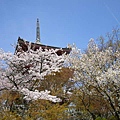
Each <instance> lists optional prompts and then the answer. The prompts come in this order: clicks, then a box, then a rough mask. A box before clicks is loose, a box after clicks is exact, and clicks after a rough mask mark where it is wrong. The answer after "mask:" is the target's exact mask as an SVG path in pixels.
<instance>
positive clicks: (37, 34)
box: [36, 18, 40, 44]
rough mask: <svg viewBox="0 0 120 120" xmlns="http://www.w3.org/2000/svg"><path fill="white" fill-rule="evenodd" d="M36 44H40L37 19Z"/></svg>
mask: <svg viewBox="0 0 120 120" xmlns="http://www.w3.org/2000/svg"><path fill="white" fill-rule="evenodd" d="M36 43H37V44H40V26H39V19H38V18H37V24H36Z"/></svg>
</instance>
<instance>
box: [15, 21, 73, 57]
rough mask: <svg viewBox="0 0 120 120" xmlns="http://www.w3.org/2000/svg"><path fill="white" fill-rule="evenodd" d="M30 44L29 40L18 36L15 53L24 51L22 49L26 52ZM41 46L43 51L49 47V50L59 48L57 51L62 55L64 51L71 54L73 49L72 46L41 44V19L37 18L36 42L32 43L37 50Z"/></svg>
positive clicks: (32, 47) (33, 48) (32, 46)
mask: <svg viewBox="0 0 120 120" xmlns="http://www.w3.org/2000/svg"><path fill="white" fill-rule="evenodd" d="M29 44H30V42H29V41H25V40H24V39H22V38H20V37H18V42H17V46H16V50H15V53H17V52H22V51H24V52H26V51H27V50H28V45H29ZM19 46H20V47H19ZM40 47H41V48H42V49H43V51H44V50H45V49H47V50H49V49H54V50H55V49H57V52H56V53H57V55H62V54H63V53H65V54H69V53H70V51H71V48H67V47H66V48H60V47H54V46H48V45H43V44H41V41H40V28H39V20H38V19H37V27H36V42H35V43H31V49H32V50H35V51H36V50H37V49H39V48H40Z"/></svg>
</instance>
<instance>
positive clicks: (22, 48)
mask: <svg viewBox="0 0 120 120" xmlns="http://www.w3.org/2000/svg"><path fill="white" fill-rule="evenodd" d="M29 43H30V42H29V41H26V40H24V39H22V38H20V37H19V38H18V43H17V46H16V50H15V53H16V52H22V51H24V52H26V51H27V50H28V45H29ZM18 45H19V46H20V48H19V47H18ZM40 47H41V48H42V49H43V51H44V50H45V49H47V50H49V49H54V50H55V49H58V51H57V52H56V53H57V55H62V54H63V53H66V54H69V53H70V51H71V48H67V47H66V48H60V47H55V46H48V45H43V44H37V43H31V49H32V50H35V51H36V50H37V49H39V48H40Z"/></svg>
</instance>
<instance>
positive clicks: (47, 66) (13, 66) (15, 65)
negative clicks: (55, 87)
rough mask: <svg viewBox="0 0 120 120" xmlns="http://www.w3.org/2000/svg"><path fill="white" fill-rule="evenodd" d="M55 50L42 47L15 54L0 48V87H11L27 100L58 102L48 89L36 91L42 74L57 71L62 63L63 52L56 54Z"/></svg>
mask: <svg viewBox="0 0 120 120" xmlns="http://www.w3.org/2000/svg"><path fill="white" fill-rule="evenodd" d="M56 52H57V50H53V49H50V50H47V49H45V50H44V51H43V50H42V48H40V49H37V50H36V51H33V50H31V49H28V51H26V52H18V53H16V54H14V55H13V54H12V53H5V52H4V51H3V50H0V69H1V72H0V89H1V90H3V89H11V90H14V91H18V92H20V93H22V94H23V95H25V97H24V98H25V99H27V100H36V99H46V100H50V101H52V102H60V101H61V100H60V99H59V98H57V97H56V96H52V95H49V93H50V91H47V90H45V91H41V92H40V91H38V90H37V88H38V87H39V86H40V83H41V81H42V80H43V78H44V76H46V75H48V74H50V73H52V72H55V71H59V69H60V68H61V67H62V65H63V63H64V54H63V55H61V56H58V55H57V54H56Z"/></svg>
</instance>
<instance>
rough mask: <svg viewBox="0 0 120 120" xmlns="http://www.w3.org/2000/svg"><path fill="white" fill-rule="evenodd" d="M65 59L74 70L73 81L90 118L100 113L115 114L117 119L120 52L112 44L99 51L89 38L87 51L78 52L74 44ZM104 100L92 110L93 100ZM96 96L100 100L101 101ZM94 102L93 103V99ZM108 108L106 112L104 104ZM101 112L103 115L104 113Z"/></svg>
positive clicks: (119, 108) (119, 115) (119, 86)
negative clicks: (100, 105) (77, 87)
mask: <svg viewBox="0 0 120 120" xmlns="http://www.w3.org/2000/svg"><path fill="white" fill-rule="evenodd" d="M67 57H68V58H67V59H68V65H69V67H70V68H72V69H74V70H75V72H74V80H75V81H76V83H77V85H78V86H79V92H78V93H76V94H77V95H78V94H79V99H81V101H82V104H83V105H84V107H85V109H86V110H87V111H88V112H89V113H90V115H91V116H92V118H93V119H96V118H97V117H98V116H99V115H101V116H103V117H105V114H108V116H112V115H113V116H114V117H115V118H116V120H119V119H120V112H119V111H120V52H119V51H117V50H116V51H113V49H112V48H111V47H109V48H108V49H106V50H104V51H101V50H99V48H98V47H97V45H96V44H95V42H94V40H93V39H91V40H90V42H89V44H88V49H87V52H86V53H81V52H80V50H78V49H77V48H76V47H73V50H72V52H71V54H70V55H69V56H67ZM98 98H100V99H101V100H104V105H103V106H102V107H101V109H100V110H103V112H100V110H99V109H96V108H97V106H96V108H95V107H94V109H91V105H94V102H95V101H94V100H95V99H96V100H97V99H98ZM100 99H99V100H100ZM93 101H94V102H93ZM106 104H107V107H108V108H109V110H108V111H106V113H104V112H105V106H106ZM103 113H104V114H103Z"/></svg>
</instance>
